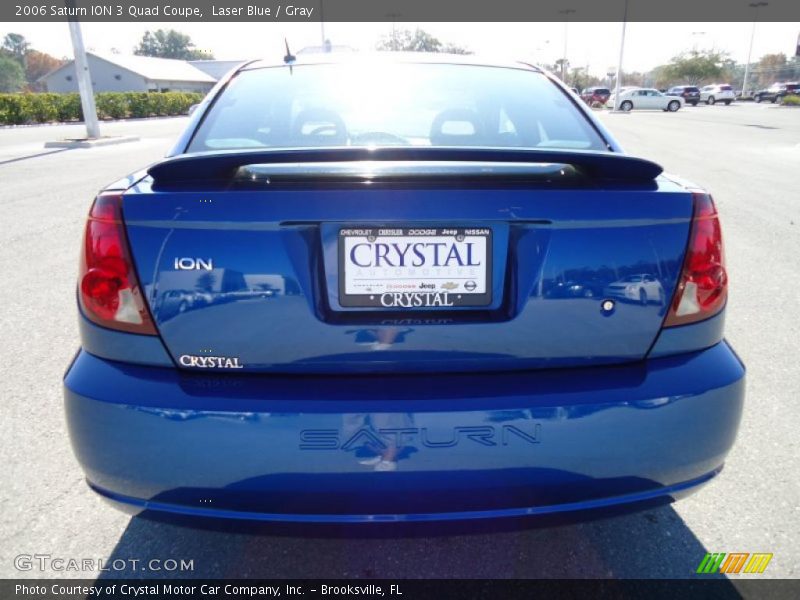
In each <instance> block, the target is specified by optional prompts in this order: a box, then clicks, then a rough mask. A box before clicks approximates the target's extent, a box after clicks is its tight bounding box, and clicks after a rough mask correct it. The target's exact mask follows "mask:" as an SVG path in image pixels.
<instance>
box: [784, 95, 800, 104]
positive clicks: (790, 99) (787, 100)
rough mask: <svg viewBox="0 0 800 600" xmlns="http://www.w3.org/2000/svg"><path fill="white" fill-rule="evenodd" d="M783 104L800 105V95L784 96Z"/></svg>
mask: <svg viewBox="0 0 800 600" xmlns="http://www.w3.org/2000/svg"><path fill="white" fill-rule="evenodd" d="M781 104H782V105H783V106H800V96H795V95H791V96H784V97H783V100H782V101H781Z"/></svg>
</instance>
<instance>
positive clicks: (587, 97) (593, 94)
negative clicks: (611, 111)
mask: <svg viewBox="0 0 800 600" xmlns="http://www.w3.org/2000/svg"><path fill="white" fill-rule="evenodd" d="M609 96H611V90H609V89H608V88H606V87H588V88H586V89H585V90H583V92H581V98H583V101H584V102H586V104H588V105H589V106H595V105H596V104H599V105H600V106H603V105H604V104H605V103H606V102H608V98H609Z"/></svg>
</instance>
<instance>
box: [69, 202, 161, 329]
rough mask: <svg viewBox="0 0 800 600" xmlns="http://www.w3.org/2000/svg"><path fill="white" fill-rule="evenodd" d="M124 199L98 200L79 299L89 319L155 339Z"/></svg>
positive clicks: (86, 236) (89, 231) (85, 242)
mask: <svg viewBox="0 0 800 600" xmlns="http://www.w3.org/2000/svg"><path fill="white" fill-rule="evenodd" d="M121 205H122V197H121V196H119V195H117V194H101V195H99V196H98V197H97V198H95V201H94V204H92V209H91V210H90V211H89V217H88V219H87V221H86V231H85V233H84V238H83V247H82V248H81V263H80V273H79V275H78V288H79V289H78V298H79V299H80V303H81V308H82V309H83V312H84V314H85V315H86V317H87V318H89V319H90V320H92V321H94V322H95V323H97V324H99V325H102V326H104V327H110V328H112V329H120V330H122V331H129V332H132V333H143V334H149V335H155V334H156V330H155V327H154V326H153V321H152V319H151V318H150V313H149V312H148V311H147V307H146V306H145V303H144V298H143V297H142V291H141V288H140V286H139V281H138V280H137V278H136V273H135V271H134V268H133V262H132V261H131V257H130V253H129V251H128V240H127V238H126V236H125V228H124V226H123V224H122V209H121Z"/></svg>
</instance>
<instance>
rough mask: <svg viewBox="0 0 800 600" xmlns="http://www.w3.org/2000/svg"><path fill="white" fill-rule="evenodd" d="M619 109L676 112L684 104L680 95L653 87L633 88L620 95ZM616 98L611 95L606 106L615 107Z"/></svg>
mask: <svg viewBox="0 0 800 600" xmlns="http://www.w3.org/2000/svg"><path fill="white" fill-rule="evenodd" d="M619 98H620V101H619V109H620V110H623V111H625V112H627V111H630V110H658V109H660V110H664V111H669V112H675V111H677V110H679V109H680V108H681V106H683V98H681V97H680V96H667V95H666V94H662V93H661V92H659V91H658V90H656V89H652V88H633V89H629V90H627V91H625V92H621V93H620V95H619ZM615 100H616V98H615V96H614V94H611V96H609V98H608V101H607V102H606V106H608V107H610V108H614V105H615V104H616V102H615Z"/></svg>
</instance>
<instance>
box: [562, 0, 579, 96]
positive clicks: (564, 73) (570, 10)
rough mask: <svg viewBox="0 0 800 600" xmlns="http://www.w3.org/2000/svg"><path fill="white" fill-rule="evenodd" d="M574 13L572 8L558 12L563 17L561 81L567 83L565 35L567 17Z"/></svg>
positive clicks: (567, 30)
mask: <svg viewBox="0 0 800 600" xmlns="http://www.w3.org/2000/svg"><path fill="white" fill-rule="evenodd" d="M574 13H575V9H574V8H565V9H563V10H560V11H558V14H560V15H564V58H562V59H561V81H563V82H564V83H567V77H566V68H567V35H568V33H569V29H568V27H569V16H570V15H571V14H574Z"/></svg>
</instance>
